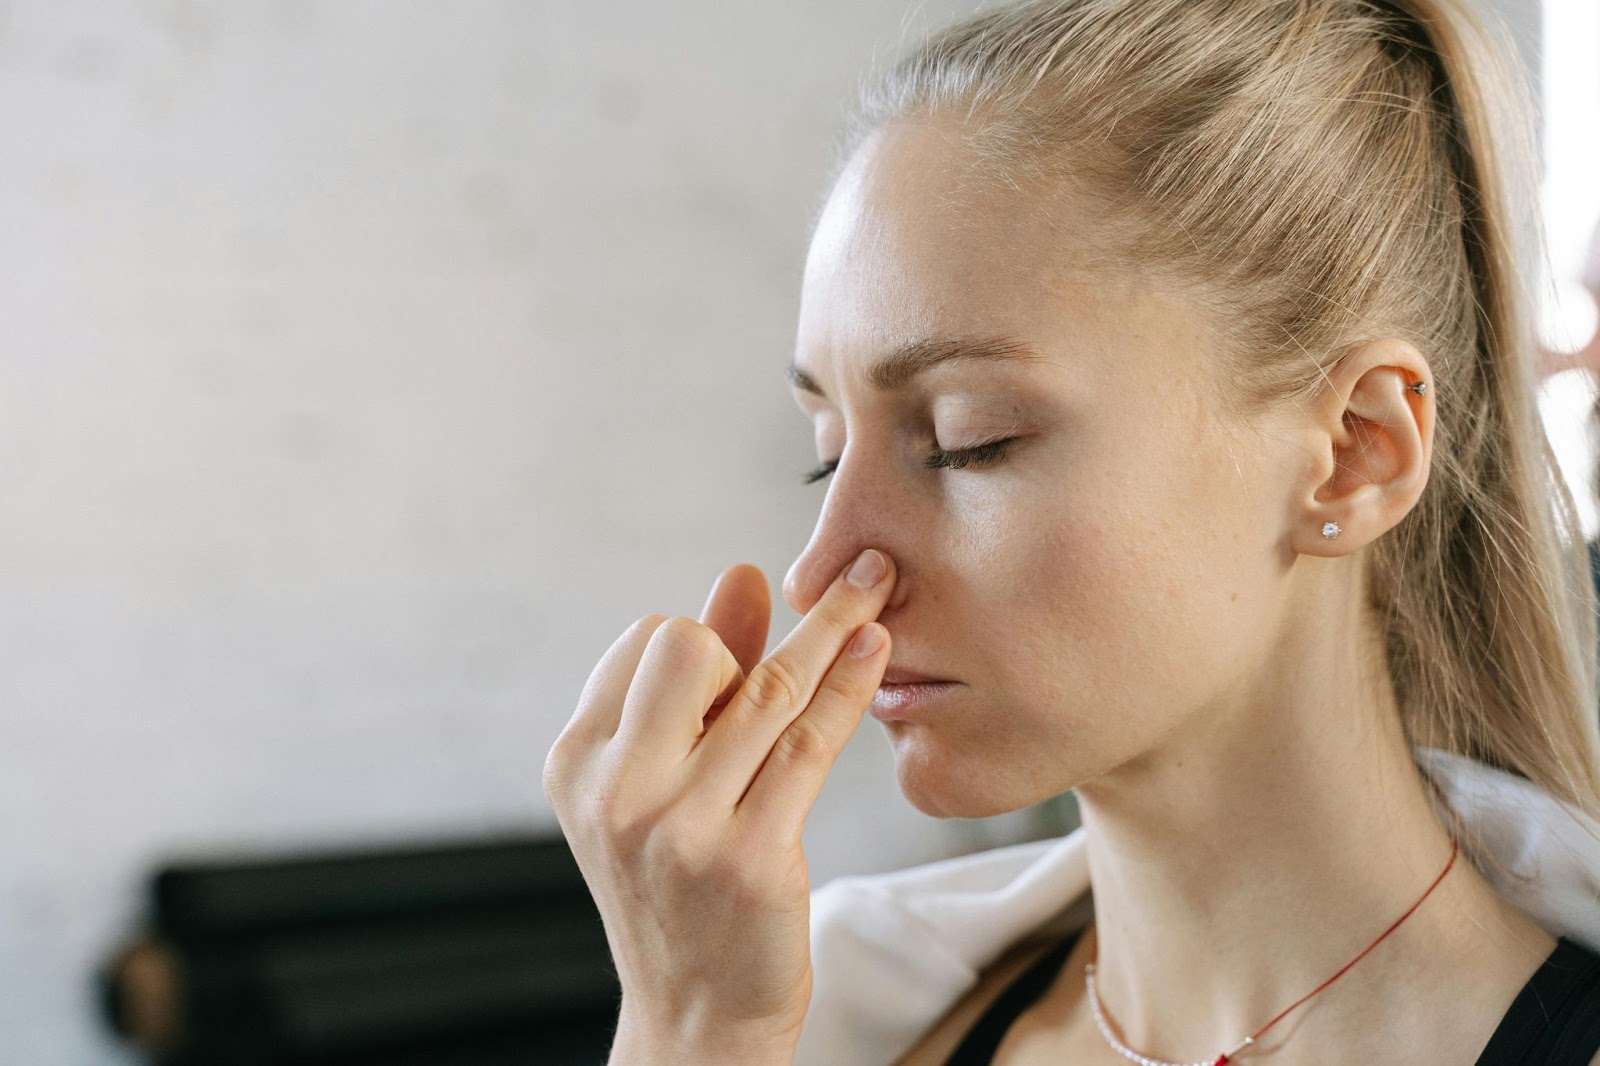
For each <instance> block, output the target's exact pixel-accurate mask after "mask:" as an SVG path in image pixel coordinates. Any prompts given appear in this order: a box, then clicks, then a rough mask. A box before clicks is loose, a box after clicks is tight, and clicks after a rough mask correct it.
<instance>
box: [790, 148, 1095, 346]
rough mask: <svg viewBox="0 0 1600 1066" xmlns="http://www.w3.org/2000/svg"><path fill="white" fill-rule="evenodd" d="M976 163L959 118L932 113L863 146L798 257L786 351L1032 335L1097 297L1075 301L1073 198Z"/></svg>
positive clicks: (1078, 293)
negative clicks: (791, 339) (992, 173)
mask: <svg viewBox="0 0 1600 1066" xmlns="http://www.w3.org/2000/svg"><path fill="white" fill-rule="evenodd" d="M977 163H978V156H977V155H976V153H975V152H974V150H973V149H972V148H971V147H970V145H969V144H968V143H967V140H966V138H965V137H964V136H963V134H962V133H961V132H960V131H959V130H958V129H956V128H954V127H953V126H951V125H948V124H941V123H936V122H933V121H926V122H902V123H895V124H891V125H889V126H886V127H883V128H882V129H880V130H878V131H876V132H875V133H873V134H872V135H871V136H870V137H869V138H867V140H865V141H864V142H863V143H862V145H861V147H860V148H859V149H858V150H857V151H856V153H855V154H854V155H853V156H852V157H851V159H850V161H849V162H848V164H847V165H846V166H845V168H844V170H843V171H842V172H841V174H840V176H839V178H838V180H837V181H836V183H835V185H834V187H833V189H832V190H831V192H830V194H829V197H828V200H827V202H826V204H825V205H824V207H823V210H822V213H821V215H820V216H819V217H818V222H817V227H816V231H815V233H814V234H813V237H812V241H811V247H810V249H809V252H808V254H807V257H806V267H805V275H804V281H803V284H802V288H801V298H800V316H799V329H798V334H797V338H796V361H797V362H799V363H802V364H804V365H808V366H814V365H817V364H818V362H820V361H824V360H826V359H827V358H828V356H829V353H832V352H839V353H841V354H847V353H848V354H852V355H853V354H855V353H860V354H862V355H866V354H867V353H882V352H887V351H890V350H893V349H895V348H897V347H899V346H901V345H904V344H906V343H908V342H914V341H916V340H918V339H920V338H924V337H929V336H1021V337H1027V336H1030V335H1032V336H1042V335H1047V334H1051V333H1054V332H1056V331H1057V330H1058V329H1059V328H1060V326H1061V325H1062V322H1061V319H1062V318H1063V317H1064V316H1066V317H1072V316H1077V317H1079V318H1080V319H1081V317H1082V316H1083V315H1084V314H1085V313H1088V312H1090V311H1092V310H1093V308H1094V307H1096V306H1098V302H1097V301H1094V300H1086V299H1084V298H1083V294H1082V289H1083V284H1084V282H1085V281H1086V276H1085V273H1084V270H1083V269H1082V265H1081V262H1080V260H1079V259H1078V258H1077V257H1076V256H1075V255H1074V254H1073V250H1074V248H1080V247H1085V246H1086V242H1085V241H1084V240H1083V239H1082V236H1081V234H1075V232H1074V228H1075V227H1074V222H1073V217H1072V214H1073V213H1072V206H1071V204H1070V201H1067V200H1065V198H1064V197H1062V196H1059V195H1057V196H1046V195H1045V194H1043V193H1039V192H1028V191H1022V190H1017V189H1012V188H1006V187H1005V186H1003V185H1001V184H999V183H997V182H996V181H994V180H992V179H990V178H988V177H986V176H984V175H983V174H982V173H980V171H979V170H978V167H977ZM1064 201H1065V202H1064ZM1094 280H1095V282H1096V284H1097V286H1098V285H1103V283H1104V281H1105V278H1104V277H1103V276H1100V275H1099V274H1097V275H1096V276H1095V278H1094ZM1078 324H1079V326H1080V327H1081V326H1082V325H1083V323H1081V322H1080V323H1078Z"/></svg>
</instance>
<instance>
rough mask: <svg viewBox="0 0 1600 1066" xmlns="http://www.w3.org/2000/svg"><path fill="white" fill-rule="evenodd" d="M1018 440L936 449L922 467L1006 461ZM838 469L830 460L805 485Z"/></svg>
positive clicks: (952, 466)
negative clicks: (1007, 454) (953, 448)
mask: <svg viewBox="0 0 1600 1066" xmlns="http://www.w3.org/2000/svg"><path fill="white" fill-rule="evenodd" d="M1016 439H1017V438H1015V437H1004V438H1002V439H1000V440H992V441H988V442H986V443H983V444H975V445H973V446H972V447H970V448H958V449H956V450H954V451H945V450H944V449H943V448H938V447H936V448H934V449H933V452H932V454H930V455H929V456H928V457H927V458H926V459H924V460H923V464H922V465H924V466H926V467H930V468H932V469H936V470H939V469H945V468H950V469H955V470H960V469H961V468H963V467H966V466H973V465H976V466H987V465H989V464H991V463H997V462H999V461H1000V460H1002V459H1004V458H1005V456H1006V449H1007V448H1008V447H1009V446H1010V445H1011V443H1012V441H1014V440H1016ZM838 468H839V460H837V459H830V460H828V461H827V462H825V463H823V464H822V465H821V466H819V467H817V468H816V469H815V470H812V471H810V472H809V473H807V474H806V475H805V483H806V484H807V485H809V484H811V483H812V482H816V481H821V480H822V479H823V478H825V477H827V476H828V475H829V474H831V473H833V472H834V471H835V470H837V469H838Z"/></svg>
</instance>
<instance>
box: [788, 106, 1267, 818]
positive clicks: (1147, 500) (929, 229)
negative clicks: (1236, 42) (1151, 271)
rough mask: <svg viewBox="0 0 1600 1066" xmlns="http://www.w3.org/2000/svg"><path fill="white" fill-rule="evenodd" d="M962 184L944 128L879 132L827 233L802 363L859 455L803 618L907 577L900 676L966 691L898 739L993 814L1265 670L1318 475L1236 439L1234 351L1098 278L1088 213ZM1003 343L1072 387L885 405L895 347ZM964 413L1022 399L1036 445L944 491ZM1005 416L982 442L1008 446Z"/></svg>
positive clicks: (972, 373) (822, 543) (1065, 781)
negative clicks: (1290, 503) (1013, 340)
mask: <svg viewBox="0 0 1600 1066" xmlns="http://www.w3.org/2000/svg"><path fill="white" fill-rule="evenodd" d="M962 160H963V157H962V152H961V150H960V149H959V147H953V144H952V141H951V138H950V136H949V135H948V134H947V133H945V132H942V131H941V130H940V129H939V128H937V127H930V126H897V127H891V128H890V129H887V130H885V131H880V133H879V134H878V135H876V136H875V137H874V138H873V139H872V140H870V141H869V142H868V143H867V144H866V145H864V146H863V148H862V150H861V151H859V152H858V153H857V155H856V157H855V158H854V160H853V161H852V162H851V165H850V166H849V167H848V168H847V170H846V172H845V173H844V174H843V175H842V177H841V179H840V180H839V182H838V183H837V185H836V186H835V188H834V190H833V193H832V195H831V197H830V199H829V201H828V203H827V205H826V208H825V210H824V213H823V215H822V216H821V219H820V221H819V225H818V227H817V233H816V236H815V239H814V241H813V244H812V247H811V250H810V255H809V257H808V259H807V263H806V270H805V277H804V284H803V290H802V296H801V312H800V323H799V330H798V341H797V348H796V361H797V362H798V363H799V364H800V365H801V366H802V367H804V368H805V369H807V370H808V372H810V373H811V374H812V376H813V377H815V378H816V379H817V380H818V382H819V383H820V384H821V385H822V386H823V388H824V390H825V391H826V392H827V393H828V395H829V396H830V397H831V398H832V402H831V403H830V402H828V401H823V400H821V399H819V398H816V397H811V396H807V395H805V394H798V395H799V397H800V402H801V405H802V407H803V408H804V409H806V410H807V412H808V413H809V414H812V415H813V416H814V417H816V418H817V420H818V449H819V451H818V455H819V457H820V458H823V459H835V458H839V457H840V452H841V450H842V449H844V448H845V446H846V443H847V442H848V454H847V456H845V457H844V459H843V461H842V463H841V465H840V467H839V468H838V470H836V472H835V473H834V474H833V475H832V476H831V478H830V482H831V483H830V484H829V485H828V486H827V497H826V500H825V502H824V504H823V508H822V513H821V515H820V517H819V520H818V523H817V526H816V529H815V532H814V535H813V537H812V540H811V542H810V544H809V545H808V546H807V548H806V550H805V552H804V553H803V554H802V555H801V557H800V558H799V559H798V560H796V562H795V564H794V566H793V567H792V569H791V571H790V573H789V575H788V577H787V580H786V581H785V585H784V594H785V597H786V599H787V600H788V602H789V603H790V605H791V606H792V607H794V608H795V610H797V611H801V612H804V611H805V610H807V609H809V608H810V606H811V605H812V604H813V603H814V602H815V601H816V599H817V597H818V596H820V594H821V592H822V590H823V588H824V587H825V586H826V584H827V581H828V579H829V576H830V575H832V574H834V573H836V572H837V570H838V568H839V567H840V566H841V565H842V564H843V562H844V560H845V559H846V558H848V557H849V555H850V554H851V553H852V552H854V551H857V550H859V549H860V547H861V546H864V545H867V544H873V545H877V546H879V547H882V548H884V549H885V550H887V551H889V552H890V553H891V554H892V555H893V556H894V558H895V559H896V560H897V561H899V563H900V565H901V576H900V585H899V587H898V588H897V589H896V593H895V597H894V599H893V600H892V601H891V602H890V604H889V606H888V608H887V609H886V610H885V611H884V613H883V615H882V617H881V619H880V620H881V621H883V622H884V624H885V625H887V626H888V628H889V630H890V632H891V634H892V636H893V640H894V646H895V653H894V662H895V663H896V664H904V665H905V666H906V667H908V668H911V669H917V670H921V671H923V672H926V673H929V674H932V675H934V676H939V677H947V678H950V679H953V680H957V681H960V682H962V683H963V685H964V686H965V687H964V688H962V689H960V690H958V692H957V693H956V695H955V697H954V698H951V699H946V700H944V701H942V702H941V703H940V704H939V705H938V707H937V709H935V710H933V711H932V712H931V715H930V717H929V718H928V719H927V720H926V721H923V722H912V723H893V724H890V725H889V726H888V732H889V735H890V739H891V741H892V743H893V745H894V748H895V751H896V754H897V768H898V774H899V779H900V785H901V787H902V789H903V791H904V792H905V794H906V796H907V797H908V799H909V800H910V801H911V802H912V803H913V804H915V805H916V806H917V807H918V808H919V809H921V810H923V811H925V812H927V813H929V814H933V815H940V816H959V817H979V816H986V815H991V814H995V813H1000V812H1003V811H1008V810H1015V809H1018V808H1021V807H1023V806H1026V805H1028V804H1031V803H1034V802H1037V801H1040V800H1043V799H1045V798H1047V797H1049V796H1051V795H1054V794H1057V793H1059V792H1062V791H1064V790H1066V789H1067V788H1069V787H1072V786H1075V785H1077V784H1078V783H1080V782H1082V781H1085V780H1087V779H1090V778H1093V777H1095V776H1097V775H1099V774H1101V773H1104V772H1105V771H1107V770H1109V769H1111V768H1113V767H1116V766H1118V765H1119V764H1122V763H1124V762H1125V761H1127V760H1129V759H1132V758H1134V757H1136V756H1138V755H1139V754H1140V753H1141V752H1144V751H1146V750H1147V749H1149V748H1151V747H1152V746H1153V745H1155V744H1156V743H1157V742H1158V740H1159V738H1161V737H1163V736H1164V735H1167V734H1170V733H1171V732H1172V731H1173V730H1174V729H1176V728H1178V726H1179V725H1181V723H1182V722H1183V721H1184V720H1185V719H1186V718H1187V717H1188V716H1190V715H1193V714H1195V713H1198V712H1199V711H1200V710H1201V709H1202V708H1203V707H1205V706H1206V705H1207V704H1208V703H1211V702H1213V701H1217V700H1219V699H1221V698H1222V697H1223V694H1224V693H1226V692H1227V691H1228V690H1229V689H1230V688H1232V687H1233V686H1235V685H1237V684H1238V683H1239V681H1240V677H1241V675H1242V674H1244V673H1246V672H1248V671H1249V670H1250V669H1251V665H1252V663H1253V662H1255V661H1256V660H1258V659H1259V658H1260V657H1261V656H1263V655H1265V654H1266V653H1267V651H1268V642H1269V639H1270V635H1271V634H1272V632H1273V630H1274V628H1275V621H1274V620H1275V617H1276V615H1277V614H1278V612H1279V611H1280V610H1282V608H1283V602H1282V596H1281V588H1282V577H1283V573H1284V567H1285V566H1286V556H1287V555H1288V554H1289V553H1286V552H1285V550H1284V546H1283V543H1282V538H1283V535H1284V532H1285V531H1284V528H1283V527H1284V524H1285V523H1284V520H1283V516H1282V515H1281V513H1280V512H1281V506H1280V505H1279V504H1277V503H1275V502H1274V501H1276V500H1279V499H1281V492H1275V491H1274V489H1275V488H1282V487H1284V486H1286V485H1287V482H1286V480H1285V479H1286V478H1289V477H1291V476H1293V474H1294V473H1295V470H1294V468H1295V466H1296V465H1297V461H1296V460H1294V457H1293V454H1292V450H1291V448H1292V445H1285V446H1284V447H1283V448H1282V449H1281V450H1280V451H1279V452H1274V451H1271V450H1270V449H1263V448H1261V447H1260V446H1259V444H1258V443H1257V442H1256V440H1255V439H1254V438H1252V439H1251V440H1249V441H1244V442H1241V441H1238V440H1235V439H1232V438H1231V437H1230V436H1229V434H1228V432H1227V431H1226V429H1225V428H1224V427H1223V426H1222V425H1221V424H1220V423H1218V422H1217V421H1216V419H1215V418H1214V417H1213V414H1212V412H1214V411H1216V410H1217V408H1216V406H1215V405H1214V404H1212V403H1210V402H1209V401H1208V397H1209V396H1210V395H1211V390H1212V389H1213V388H1214V387H1215V385H1214V384H1213V382H1212V381H1211V380H1210V374H1211V366H1212V365H1213V353H1212V351H1211V350H1210V343H1211V342H1210V341H1209V340H1208V338H1207V334H1206V332H1205V330H1204V329H1202V328H1201V326H1200V325H1199V319H1198V316H1197V313H1196V311H1195V310H1194V308H1193V307H1192V306H1191V305H1190V304H1189V303H1188V302H1187V301H1186V300H1185V299H1184V298H1183V297H1182V296H1181V295H1179V294H1177V293H1170V292H1163V291H1162V289H1161V287H1159V286H1155V285H1150V284H1143V283H1140V282H1139V280H1138V279H1136V278H1132V277H1131V276H1126V275H1122V276H1119V275H1117V274H1114V273H1112V272H1111V271H1110V270H1108V269H1103V268H1101V269H1094V268H1090V269H1084V268H1077V267H1075V266H1074V264H1073V263H1072V262H1070V261H1069V259H1068V256H1067V255H1066V254H1065V252H1064V249H1070V248H1072V247H1074V246H1075V245H1077V244H1079V243H1081V242H1078V241H1076V240H1074V239H1073V237H1072V234H1073V232H1074V218H1073V211H1074V210H1075V207H1074V205H1073V204H1072V203H1071V201H1070V199H1067V200H1064V201H1051V202H1048V203H1047V202H1046V201H1044V200H1042V199H1038V198H1032V197H1029V196H1026V195H1023V194H1017V193H1005V194H1001V193H997V192H981V193H980V192H979V191H977V190H976V189H975V188H969V189H968V190H967V192H966V194H965V195H964V196H963V197H961V198H959V199H958V198H957V197H955V196H952V195H951V193H950V190H951V188H953V187H960V184H961V182H962V180H963V175H964V163H963V161H962ZM1041 211H1049V212H1050V213H1051V218H1052V220H1053V224H1052V225H1049V226H1043V225H1039V224H1038V222H1037V219H1038V213H1039V212H1041ZM980 333H988V334H1003V335H1007V336H1014V337H1017V338H1019V339H1022V340H1025V341H1027V342H1029V343H1030V344H1032V345H1034V346H1035V347H1037V348H1038V349H1039V350H1041V351H1042V352H1043V353H1044V354H1046V355H1047V356H1048V357H1049V360H1050V361H1049V364H1048V365H1043V366H1039V365H1032V366H1026V367H1013V366H1010V365H999V364H977V363H970V364H961V363H954V364H947V365H945V366H942V367H939V368H936V369H934V370H932V371H930V372H928V373H927V374H926V375H924V376H923V377H922V378H919V379H917V380H916V381H914V382H913V383H912V384H911V385H910V386H909V387H908V388H907V390H906V391H905V393H904V394H903V395H879V394H876V393H874V392H873V391H872V390H870V389H869V387H868V386H867V385H866V383H865V381H864V376H863V371H864V368H865V367H866V366H867V365H868V364H869V363H871V362H873V361H875V360H876V359H877V358H879V357H881V355H882V354H883V353H885V352H887V351H888V350H889V349H890V348H891V347H892V346H893V345H894V344H896V343H900V342H903V341H905V340H907V339H913V338H918V337H925V336H943V335H966V334H980ZM951 395H955V396H967V395H971V396H978V397H989V398H994V397H996V396H999V397H1003V398H1006V399H1007V400H1009V402H1007V403H1005V404H1004V406H1003V410H1004V411H1006V412H1008V413H1009V414H1010V416H1011V418H1012V419H1015V418H1021V419H1022V420H1023V421H1024V423H1025V426H1026V428H1025V430H1024V437H1023V439H1022V440H1021V441H1019V442H1018V443H1017V444H1016V445H1013V447H1012V450H1011V452H1010V453H1009V455H1008V456H1007V457H1006V458H1004V459H1002V460H1001V461H999V462H998V463H996V464H994V465H992V466H987V467H979V466H972V467H968V468H966V469H963V470H948V469H947V470H928V469H925V468H923V467H922V466H921V464H920V457H921V455H922V454H923V453H924V451H925V449H926V448H927V447H928V446H930V445H931V444H932V443H933V442H934V441H935V439H937V440H938V442H939V443H940V445H941V446H942V447H953V446H960V444H961V443H962V441H959V440H952V439H947V436H946V433H945V432H944V430H945V426H944V423H943V421H942V420H941V418H940V417H935V416H934V415H933V414H931V413H930V405H931V403H932V401H933V398H935V397H944V396H951ZM991 415H992V411H991V409H990V408H985V409H984V411H983V412H982V413H980V414H977V415H974V416H973V417H972V418H971V419H969V420H967V421H966V422H965V423H963V424H964V426H966V427H967V431H964V432H963V433H962V434H961V436H962V437H963V438H964V439H965V440H966V441H972V440H984V439H988V438H989V437H991V436H993V435H994V433H993V432H989V430H991V429H993V430H995V431H999V430H1003V429H1005V428H1006V427H1005V425H1004V424H1003V423H1004V422H1005V421H1006V420H1005V419H1003V418H999V417H992V416H991ZM1284 439H1285V440H1291V441H1292V438H1290V437H1287V436H1286V437H1285V438H1284ZM1274 507H1278V508H1279V510H1278V511H1276V512H1275V511H1274V509H1273V508H1274Z"/></svg>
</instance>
